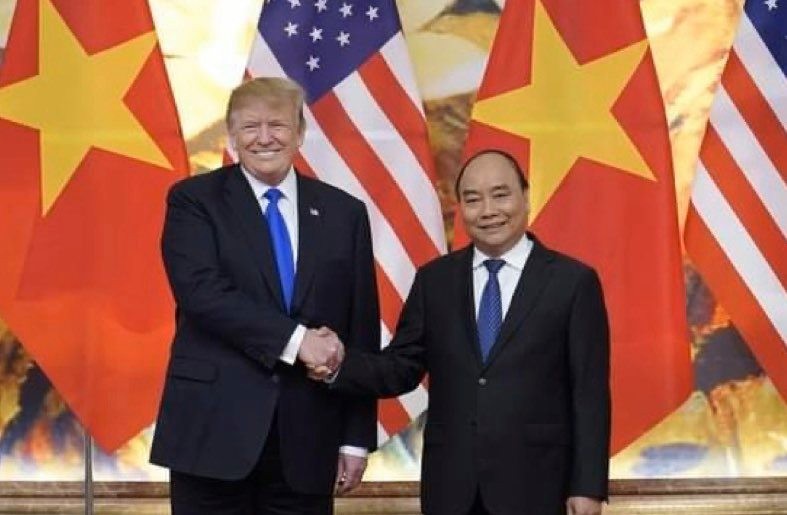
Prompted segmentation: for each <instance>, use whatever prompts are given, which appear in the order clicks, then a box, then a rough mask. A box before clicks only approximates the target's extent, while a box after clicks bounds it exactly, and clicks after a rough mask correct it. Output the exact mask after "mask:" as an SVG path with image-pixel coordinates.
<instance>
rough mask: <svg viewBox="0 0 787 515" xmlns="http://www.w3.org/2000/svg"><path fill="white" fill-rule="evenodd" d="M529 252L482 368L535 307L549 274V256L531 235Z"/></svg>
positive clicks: (498, 352)
mask: <svg viewBox="0 0 787 515" xmlns="http://www.w3.org/2000/svg"><path fill="white" fill-rule="evenodd" d="M530 238H532V240H533V249H532V250H531V251H530V256H529V257H528V259H527V262H526V263H525V268H524V269H523V270H522V274H521V275H520V276H519V281H518V282H517V285H516V289H514V296H513V297H512V298H511V305H510V306H509V307H508V312H507V313H506V316H505V318H504V319H503V325H502V327H501V328H500V334H499V335H498V337H497V340H496V341H495V345H494V346H493V347H492V350H491V351H490V352H489V358H488V359H487V361H486V363H485V364H484V368H487V367H489V365H490V364H491V363H492V362H493V361H494V360H495V358H496V357H497V356H498V355H499V354H500V352H501V351H502V349H503V348H504V347H505V346H506V345H507V344H508V342H509V341H510V340H511V337H512V336H513V335H514V332H515V331H516V330H517V329H518V328H519V326H520V325H521V324H522V322H523V321H524V320H525V319H526V318H527V316H528V315H529V314H530V312H531V311H532V310H533V308H534V307H535V305H536V303H537V301H538V298H539V296H540V295H541V292H542V291H543V290H544V286H546V285H547V283H548V282H549V279H550V277H551V275H552V273H551V269H550V267H549V263H550V262H551V261H552V254H551V253H550V252H549V251H548V250H547V249H546V248H545V247H544V246H543V245H541V243H540V242H539V241H538V240H537V239H536V238H535V237H533V236H532V235H530Z"/></svg>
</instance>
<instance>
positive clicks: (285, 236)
mask: <svg viewBox="0 0 787 515" xmlns="http://www.w3.org/2000/svg"><path fill="white" fill-rule="evenodd" d="M281 197H282V193H281V191H279V190H277V189H276V188H271V189H269V190H268V191H266V192H265V198H266V199H268V209H266V210H265V218H266V220H267V221H268V232H270V235H271V242H273V253H274V254H275V255H276V268H277V269H278V271H279V281H280V282H281V292H282V294H283V295H284V305H285V306H286V307H287V311H288V312H289V311H290V305H291V303H292V291H293V289H294V288H295V263H294V261H293V257H292V243H291V242H290V234H289V233H288V232H287V225H286V224H285V223H284V217H282V216H281V211H279V199H280V198H281Z"/></svg>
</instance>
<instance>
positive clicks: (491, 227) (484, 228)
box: [480, 222, 506, 231]
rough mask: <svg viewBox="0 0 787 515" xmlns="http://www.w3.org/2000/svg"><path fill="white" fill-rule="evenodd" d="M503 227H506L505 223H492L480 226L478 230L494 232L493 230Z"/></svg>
mask: <svg viewBox="0 0 787 515" xmlns="http://www.w3.org/2000/svg"><path fill="white" fill-rule="evenodd" d="M505 225H506V222H497V223H493V224H486V225H481V226H480V229H481V230H482V231H494V230H495V229H500V228H501V227H503V226H505Z"/></svg>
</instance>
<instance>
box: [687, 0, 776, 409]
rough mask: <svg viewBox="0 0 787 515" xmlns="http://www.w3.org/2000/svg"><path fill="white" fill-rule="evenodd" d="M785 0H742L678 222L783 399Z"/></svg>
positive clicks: (700, 265)
mask: <svg viewBox="0 0 787 515" xmlns="http://www.w3.org/2000/svg"><path fill="white" fill-rule="evenodd" d="M785 71H787V1H785V0H747V1H746V3H745V5H744V8H743V13H742V16H741V21H740V26H739V29H738V34H737V36H736V38H735V41H734V43H733V46H732V49H731V50H730V54H729V59H728V61H727V65H726V68H725V69H724V72H723V74H722V77H721V84H720V86H719V88H718V91H717V92H716V96H715V98H714V102H713V105H712V106H711V113H710V121H709V124H708V128H707V131H706V134H705V139H704V140H703V143H702V147H701V149H700V161H699V165H698V167H697V174H696V178H695V181H694V189H693V191H692V195H691V205H690V207H689V214H688V218H687V222H686V234H685V238H686V248H687V251H688V253H689V255H690V256H691V258H692V260H693V261H694V262H695V264H696V266H697V269H698V271H699V272H700V274H701V275H702V277H703V279H704V280H705V282H706V283H707V284H708V285H709V287H710V288H711V290H712V291H713V293H714V295H715V296H716V298H717V300H718V301H719V304H721V306H722V307H723V308H724V309H725V310H726V311H727V313H728V314H729V316H730V319H731V321H732V322H733V324H734V325H735V327H736V328H737V329H738V330H739V331H740V333H741V334H742V335H743V337H744V339H745V340H746V342H747V343H748V345H749V346H750V347H751V348H752V350H753V351H754V353H755V355H756V356H757V358H758V360H759V362H760V364H761V365H762V367H763V368H764V369H765V371H766V372H767V374H768V376H769V377H770V378H771V381H773V383H774V385H775V386H776V388H777V389H778V390H779V391H780V392H781V395H782V397H783V398H787V347H785V345H787V291H786V290H785V288H787V130H786V129H785V127H787V78H785Z"/></svg>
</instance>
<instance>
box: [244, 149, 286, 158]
mask: <svg viewBox="0 0 787 515" xmlns="http://www.w3.org/2000/svg"><path fill="white" fill-rule="evenodd" d="M250 152H251V153H252V154H253V155H255V156H257V157H273V156H275V155H277V154H278V153H279V152H281V150H251V151H250Z"/></svg>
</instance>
